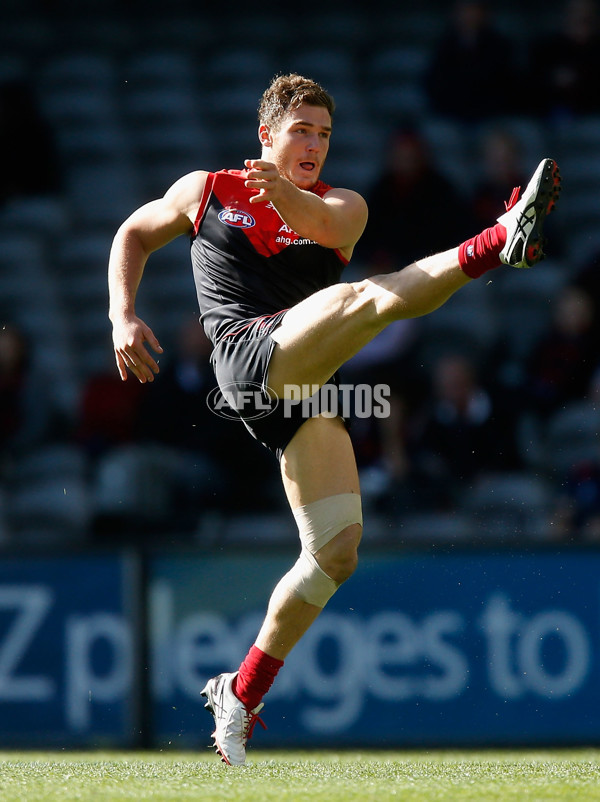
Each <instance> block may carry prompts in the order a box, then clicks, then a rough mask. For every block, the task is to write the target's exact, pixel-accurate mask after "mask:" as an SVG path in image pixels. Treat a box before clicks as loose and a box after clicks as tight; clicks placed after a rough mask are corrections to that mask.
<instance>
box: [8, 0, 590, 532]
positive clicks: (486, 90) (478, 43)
mask: <svg viewBox="0 0 600 802" xmlns="http://www.w3.org/2000/svg"><path fill="white" fill-rule="evenodd" d="M559 19H560V24H559V25H557V26H556V29H555V30H552V31H546V32H544V33H543V35H535V33H532V34H531V35H530V36H529V37H528V38H527V39H526V45H527V46H525V45H524V40H523V37H522V35H521V33H522V32H519V36H517V35H516V33H515V35H514V36H511V32H510V31H507V30H505V29H503V28H502V27H500V26H498V25H496V20H495V16H494V9H493V6H492V5H491V4H489V3H486V2H472V1H468V0H461V2H457V3H455V4H454V6H453V8H452V11H451V13H449V14H448V18H447V20H446V21H445V24H444V27H443V29H442V30H441V32H440V35H439V36H438V37H437V38H436V39H435V41H433V42H432V45H431V48H430V50H429V52H428V54H427V55H428V58H427V63H426V65H425V68H424V69H423V71H422V74H421V92H422V97H423V99H424V102H425V103H426V108H427V114H428V115H429V116H430V117H431V118H432V119H433V118H435V119H436V120H442V121H448V122H449V123H452V125H453V126H459V127H458V129H457V128H452V129H448V130H453V131H456V130H459V131H463V132H464V138H465V141H468V142H469V147H471V148H472V152H471V153H470V160H471V163H472V164H474V165H476V170H475V171H474V173H473V174H472V175H467V176H464V175H462V176H459V175H458V174H453V171H452V169H442V168H441V167H440V160H439V158H438V155H439V154H438V152H437V149H438V148H440V149H443V148H444V147H445V142H444V141H443V138H442V140H441V141H440V142H439V143H437V144H435V143H434V142H433V141H432V138H431V137H430V136H428V135H427V131H426V124H424V122H423V117H422V116H421V118H420V119H408V118H407V119H403V120H400V121H398V123H397V124H396V125H394V128H393V130H391V131H386V145H385V148H384V153H385V159H384V160H383V161H382V163H381V164H380V165H379V166H378V169H377V171H374V173H373V175H372V176H371V178H370V180H369V181H368V183H367V185H366V186H365V188H364V191H365V194H366V196H367V200H368V202H369V208H370V219H369V224H368V227H367V230H366V232H365V235H364V237H363V239H362V241H361V243H360V244H359V246H358V248H357V250H356V253H355V257H354V259H353V262H352V266H351V267H350V268H349V271H348V275H349V277H351V278H359V277H364V276H368V275H376V274H377V273H381V272H386V271H389V270H393V269H398V268H399V267H401V266H402V265H406V264H408V263H410V262H411V261H413V260H415V259H417V258H419V257H422V256H424V255H427V254H429V253H432V252H436V251H439V250H443V249H445V248H447V247H450V246H452V245H454V244H457V243H458V242H459V241H461V240H462V239H465V238H466V237H467V236H470V235H472V234H473V233H474V232H476V231H477V230H480V229H481V228H482V227H486V226H488V225H491V224H492V223H493V222H494V220H495V218H496V217H497V216H498V215H499V214H500V213H501V212H502V211H503V203H504V201H507V200H508V199H509V197H510V195H511V192H512V189H513V187H515V186H524V185H525V184H526V183H527V180H528V174H529V172H530V167H531V164H530V163H529V160H528V159H527V154H526V152H525V151H526V148H525V147H524V145H523V142H522V141H521V140H520V138H519V135H518V132H517V133H516V132H515V129H514V127H511V126H509V125H508V126H507V125H505V124H504V120H505V119H507V118H508V119H514V118H518V117H519V115H527V119H529V120H531V121H533V122H532V125H533V127H534V128H535V127H536V126H539V128H540V129H545V128H546V127H548V126H554V127H555V129H556V130H558V131H560V130H561V126H564V125H565V124H567V125H568V124H569V121H574V120H575V121H576V120H581V119H586V118H589V119H595V116H596V115H600V94H599V93H598V91H597V75H598V74H600V70H599V67H600V25H599V17H598V8H597V6H596V4H595V3H594V2H592V0H569V2H567V3H566V4H565V5H564V9H563V11H562V13H561V16H560V17H559ZM312 77H314V78H315V79H317V80H319V75H318V74H315V75H313V76H312ZM340 102H342V101H340ZM252 124H253V122H252V120H249V121H248V125H249V126H250V127H252ZM437 130H445V129H443V128H442V129H440V128H439V127H438V129H437ZM0 143H1V145H2V148H1V150H2V152H3V153H4V154H10V158H8V159H6V164H5V168H3V171H2V174H1V175H0V224H1V221H2V211H3V209H7V208H9V207H10V204H11V202H12V201H13V200H14V199H17V200H18V201H19V202H20V203H25V204H27V202H28V199H31V201H32V204H33V205H32V207H31V208H32V210H34V209H35V208H36V207H35V203H38V202H39V200H40V198H42V199H43V198H48V197H49V198H53V197H57V198H60V197H61V195H62V193H64V191H65V187H64V175H63V174H62V173H61V170H60V164H61V158H60V154H59V152H58V148H57V145H56V131H55V130H53V128H52V125H51V124H50V123H49V121H48V120H47V119H45V118H44V115H43V114H42V112H41V111H40V106H39V105H38V104H37V103H36V94H35V91H34V88H33V87H32V86H31V85H30V84H29V83H24V82H22V80H21V79H18V80H17V79H15V80H12V79H11V80H5V82H4V83H3V85H2V86H1V87H0ZM447 144H448V145H449V144H450V143H449V142H448V143H447ZM335 148H336V142H335V139H334V141H333V143H332V153H333V152H334V151H335ZM546 155H552V154H546V153H539V154H538V156H539V157H542V156H546ZM598 156H599V158H600V153H599V154H598ZM198 166H201V167H209V168H210V167H212V166H213V165H210V164H200V165H198ZM227 166H233V165H227ZM217 167H218V165H217ZM324 177H325V178H326V179H327V175H326V174H325V176H324ZM350 183H351V176H348V184H350ZM115 191H116V188H115ZM570 191H571V190H570V187H569V182H568V179H567V180H566V181H565V190H564V192H565V194H568V193H569V192H570ZM32 214H34V212H33V211H32ZM560 216H561V206H560V205H559V208H558V211H557V214H556V216H555V217H556V221H555V220H554V219H552V218H551V220H550V224H549V226H548V239H549V242H548V246H547V251H548V259H547V261H546V262H545V263H542V264H541V265H540V266H539V267H536V268H535V270H533V271H509V270H507V269H506V268H503V269H499V270H497V271H493V272H492V273H491V274H490V275H489V280H488V279H487V277H486V280H482V281H480V282H473V283H472V284H469V285H468V287H466V288H465V290H464V291H461V293H459V294H458V295H457V296H455V298H453V299H451V300H450V301H449V302H448V304H447V305H446V306H445V307H444V308H443V309H441V310H439V312H437V313H433V315H431V316H429V317H428V318H426V319H418V320H409V321H398V322H397V323H396V324H393V325H392V326H390V327H389V328H388V329H387V330H386V331H384V332H383V333H382V334H381V335H379V336H378V337H377V338H376V339H375V340H374V341H373V342H372V343H371V344H370V345H369V346H368V347H367V348H365V349H364V351H363V352H361V353H360V354H358V355H357V356H356V357H355V358H354V359H353V360H351V361H350V362H349V363H348V364H347V365H346V367H345V368H344V370H343V372H342V380H343V381H344V382H347V383H352V384H355V385H356V384H361V383H366V384H370V385H374V384H385V385H387V386H389V388H390V393H391V395H390V400H391V414H390V415H389V416H388V417H386V418H383V419H377V418H367V419H364V418H356V419H354V420H352V421H351V435H352V438H353V440H354V443H355V446H356V452H357V456H358V460H359V467H360V472H361V480H362V488H363V498H364V501H365V510H366V517H367V522H369V521H372V522H373V530H374V531H375V532H377V533H378V536H379V537H381V538H382V539H383V540H386V539H389V541H390V542H396V543H397V542H401V541H402V540H408V539H410V538H411V537H420V538H421V539H423V538H425V539H426V541H427V542H433V543H434V542H437V541H438V540H443V539H444V538H445V537H447V536H453V535H454V534H458V536H459V538H460V539H461V540H462V541H463V542H479V541H480V540H484V539H485V538H486V537H487V538H488V539H491V540H492V542H514V541H520V540H527V539H534V540H536V539H537V540H539V541H542V542H544V541H545V542H564V543H570V542H592V541H595V542H597V541H598V540H599V539H600V435H599V416H598V411H597V410H598V403H599V402H600V349H599V348H598V346H597V343H598V341H599V340H598V334H599V328H600V316H599V310H598V298H600V294H599V290H600V287H599V286H598V284H599V281H600V279H598V275H599V274H598V260H599V258H600V255H599V254H598V253H596V252H594V250H593V249H592V250H588V251H587V252H585V251H583V250H582V251H580V252H578V253H577V256H576V257H574V256H573V249H572V241H571V239H570V238H569V232H568V231H567V230H566V227H565V226H564V224H563V225H561V221H560ZM31 225H32V226H33V227H35V225H36V221H35V218H34V217H33V218H32V220H31ZM4 230H5V229H2V231H4ZM0 235H1V231H0ZM0 247H1V246H0ZM106 257H108V253H106ZM0 262H1V259H0ZM81 269H84V268H81ZM178 269H179V270H180V271H181V272H182V273H185V272H186V271H188V272H189V269H190V268H189V265H188V264H186V262H185V260H183V262H182V263H181V264H180V266H179V267H178ZM147 270H148V273H150V272H151V271H152V260H151V261H150V263H149V265H148V268H147ZM168 280H169V276H168V275H167V281H168ZM23 281H24V282H26V281H27V279H26V278H25V277H24V279H23ZM5 285H6V286H8V281H6V282H4V278H3V275H2V273H1V272H0V292H1V291H2V288H3V287H4V286H5ZM11 286H12V285H11ZM37 291H38V290H37V289H36V287H34V286H33V287H25V288H24V290H23V292H24V294H25V293H27V294H34V293H36V292H37ZM40 292H41V290H40ZM189 293H190V298H189V301H190V304H189V305H186V307H185V309H181V310H180V312H179V313H178V309H177V308H176V307H175V308H174V309H173V310H171V311H172V312H173V314H174V316H175V317H176V318H177V319H178V324H177V326H176V330H177V336H176V337H174V338H173V341H172V342H171V343H169V346H170V347H169V348H168V349H167V353H166V354H165V356H164V357H163V358H162V360H161V372H160V374H159V376H158V377H157V378H156V380H155V381H154V382H153V383H152V384H148V385H140V384H138V383H137V382H135V381H134V380H133V378H131V379H130V380H129V381H127V382H121V381H120V379H119V377H118V374H117V372H116V370H115V369H114V368H113V366H112V363H111V354H110V352H108V353H107V359H106V362H105V365H104V366H103V367H99V368H97V369H94V371H92V372H91V373H89V375H88V374H85V376H84V377H83V378H82V380H81V381H79V382H77V383H76V385H75V392H74V393H71V394H69V393H67V392H66V391H65V382H64V381H63V377H62V376H61V375H60V372H58V371H57V370H55V369H53V367H52V365H51V364H48V362H47V361H46V360H45V359H44V357H43V347H42V346H43V342H42V341H41V338H36V337H32V336H31V333H30V332H28V330H27V326H26V325H23V322H22V320H21V319H20V318H19V316H18V315H15V314H13V312H14V309H13V308H11V304H12V301H11V300H10V299H9V296H8V295H5V297H4V298H2V296H0V408H1V414H0V545H8V546H19V545H22V544H36V543H47V542H52V543H54V544H58V543H66V544H72V543H79V544H101V543H106V542H114V541H116V542H121V543H123V542H137V543H142V542H156V541H160V540H164V539H165V538H166V539H167V540H169V542H189V541H190V540H192V541H196V542H203V541H206V542H210V543H211V544H212V543H214V542H218V540H219V531H220V527H223V530H224V528H225V527H226V522H227V521H229V520H231V519H232V518H234V517H237V518H240V519H246V520H254V521H256V523H255V524H253V526H256V527H258V530H257V532H256V533H255V540H258V541H260V520H261V516H263V517H264V516H268V515H281V516H282V517H284V516H285V515H287V511H286V509H285V501H284V497H283V493H282V491H281V490H280V487H279V477H278V466H277V464H276V462H275V460H274V458H273V457H272V456H271V455H270V454H269V453H267V452H266V450H264V449H262V448H261V447H260V446H259V445H258V444H257V443H255V442H254V441H253V440H252V439H251V438H250V437H249V436H248V434H247V433H246V431H245V430H244V429H243V426H242V425H241V424H239V423H236V422H231V421H227V420H224V419H222V418H220V417H218V416H216V415H215V414H214V412H213V411H211V409H209V406H208V405H207V397H208V395H209V393H210V392H211V390H213V388H214V386H215V381H214V377H213V375H212V371H211V368H210V366H209V362H208V358H209V354H210V344H209V343H208V341H207V340H206V338H205V336H204V334H203V332H202V329H201V327H200V326H199V324H198V321H197V316H196V315H194V314H193V313H190V311H189V310H190V306H191V305H192V304H193V301H194V298H193V285H192V284H191V283H190V285H189ZM42 300H44V299H42ZM159 300H160V299H159ZM80 312H81V313H82V314H84V315H87V314H88V312H89V314H90V315H92V314H93V315H98V314H100V315H105V313H106V309H94V310H91V309H89V310H88V309H82V310H80ZM148 322H149V324H150V325H151V326H152V325H153V323H152V320H151V319H150V320H148ZM106 328H107V330H108V320H106ZM49 336H51V334H49ZM102 343H103V347H105V343H106V340H105V339H103V340H102ZM65 381H66V379H65ZM411 521H413V522H414V529H411V527H410V526H409V523H410V522H411ZM448 522H454V525H453V527H449V526H448ZM367 534H368V533H366V536H367Z"/></svg>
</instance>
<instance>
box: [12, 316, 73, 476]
mask: <svg viewBox="0 0 600 802" xmlns="http://www.w3.org/2000/svg"><path fill="white" fill-rule="evenodd" d="M52 388H53V382H52V380H50V378H49V377H48V376H46V375H45V374H44V371H43V369H42V368H41V367H40V366H38V365H36V364H35V362H34V360H33V355H32V351H31V346H30V343H29V341H28V339H27V337H26V336H25V334H24V333H23V331H22V330H21V329H20V328H19V327H17V326H14V325H11V324H7V325H4V326H2V327H1V328H0V456H1V458H2V459H1V462H6V461H10V460H11V459H12V458H16V457H18V456H19V455H20V454H22V453H25V452H27V451H30V450H32V449H34V448H36V447H37V446H40V445H42V444H44V443H48V442H51V441H53V440H56V439H62V438H65V437H70V435H71V425H72V422H71V420H70V419H69V415H68V413H67V411H66V410H65V409H64V408H63V406H62V405H61V403H60V401H59V399H58V398H57V397H56V395H55V394H54V393H53V390H52Z"/></svg>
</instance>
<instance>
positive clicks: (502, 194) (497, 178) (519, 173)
mask: <svg viewBox="0 0 600 802" xmlns="http://www.w3.org/2000/svg"><path fill="white" fill-rule="evenodd" d="M480 176H481V177H480V180H479V181H478V182H477V183H476V185H475V188H474V190H473V194H472V200H471V203H472V208H473V218H474V227H475V229H477V228H478V227H481V225H482V224H483V225H485V221H486V220H493V219H494V218H495V217H498V215H499V214H501V213H502V212H503V211H504V204H505V202H507V201H508V200H509V199H510V196H511V193H512V191H513V189H514V187H524V186H526V184H527V180H528V179H527V176H526V175H525V174H524V173H523V169H522V164H521V149H520V145H519V142H518V140H517V139H516V138H515V137H514V136H513V135H512V134H510V133H509V132H508V131H505V130H504V129H502V128H501V127H496V128H493V129H492V130H490V131H488V132H487V133H486V134H485V135H484V136H483V137H482V140H481V167H480Z"/></svg>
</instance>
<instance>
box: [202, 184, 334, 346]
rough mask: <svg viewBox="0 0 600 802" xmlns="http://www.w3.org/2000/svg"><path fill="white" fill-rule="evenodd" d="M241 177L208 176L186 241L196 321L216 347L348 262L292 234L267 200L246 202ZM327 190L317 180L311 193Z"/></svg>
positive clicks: (322, 283)
mask: <svg viewBox="0 0 600 802" xmlns="http://www.w3.org/2000/svg"><path fill="white" fill-rule="evenodd" d="M245 178H246V172H244V171H240V170H221V171H219V172H217V173H209V174H208V177H207V181H206V188H205V190H204V193H203V196H202V199H201V201H200V207H199V209H198V214H197V215H196V222H195V225H194V233H193V236H192V245H191V256H192V266H193V270H194V281H195V283H196V291H197V293H198V302H199V304H200V312H201V318H200V319H201V322H202V325H203V326H204V328H205V331H206V333H207V335H208V337H209V338H210V339H211V341H212V342H213V344H216V343H217V342H218V341H219V340H220V339H221V337H222V336H223V335H224V334H225V333H226V332H227V330H228V329H229V328H230V327H231V324H232V323H233V324H237V323H239V321H240V320H247V319H249V318H255V317H258V316H260V315H272V314H275V313H276V312H279V311H281V310H282V309H289V308H290V307H292V306H294V305H295V304H297V303H298V302H299V301H302V300H303V299H304V298H307V297H308V296H309V295H312V293H314V292H316V291H317V290H320V289H323V288H324V287H328V286H330V285H331V284H335V283H337V282H338V281H339V280H340V276H341V273H342V270H343V269H344V266H345V265H346V263H347V261H346V260H345V259H344V257H343V256H342V255H341V254H340V252H339V251H337V250H333V249H331V248H324V247H323V246H322V245H318V244H317V243H316V242H314V241H313V240H309V239H304V238H302V237H299V236H298V234H296V233H295V232H294V231H292V230H291V229H290V227H289V226H287V225H286V224H285V223H284V221H283V220H282V219H281V217H280V216H279V214H278V212H277V210H276V209H275V207H274V206H273V204H272V203H256V204H251V203H250V198H251V197H252V195H254V194H256V190H254V189H248V188H247V187H246V186H245V184H244V181H245ZM330 189H331V187H330V186H328V185H327V184H325V183H323V182H322V181H319V182H318V183H317V184H316V186H315V187H314V188H313V190H312V191H313V192H314V193H315V194H316V195H318V196H319V197H323V195H325V193H326V192H328V191H329V190H330Z"/></svg>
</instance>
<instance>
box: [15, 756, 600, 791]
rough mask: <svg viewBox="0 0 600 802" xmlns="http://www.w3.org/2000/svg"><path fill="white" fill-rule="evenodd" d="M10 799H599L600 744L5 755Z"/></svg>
mask: <svg viewBox="0 0 600 802" xmlns="http://www.w3.org/2000/svg"><path fill="white" fill-rule="evenodd" d="M0 800H2V802H47V801H49V800H52V802H54V800H56V802H59V800H60V802H71V800H77V801H78V802H87V800H90V802H91V801H92V800H94V802H112V800H115V801H117V800H132V801H133V800H135V802H144V800H153V802H158V801H159V800H177V801H178V802H187V800H195V802H205V801H207V800H210V802H221V800H223V802H225V801H226V802H257V800H260V802H271V801H273V802H350V801H351V800H361V802H362V800H365V801H366V800H373V802H375V800H377V802H386V800H403V802H421V801H423V802H425V800H427V802H435V801H436V800H439V801H440V802H459V801H460V802H474V801H475V800H477V801H478V802H483V801H485V802H488V800H502V802H512V801H513V800H514V802H517V801H518V802H529V801H530V800H535V801H536V802H542V800H543V801H544V802H545V801H546V800H557V802H571V800H572V802H575V800H577V802H587V800H600V750H565V751H550V750H549V751H497V752H377V751H361V752H331V753H323V752H319V753H317V752H263V751H259V750H256V751H252V752H250V755H249V759H248V764H247V765H246V766H244V767H242V768H235V769H232V768H227V767H225V766H224V765H223V764H222V763H220V762H219V761H218V759H217V758H216V756H215V755H214V754H212V753H206V754H202V755H196V754H192V753H189V752H185V753H182V752H110V753H108V752H86V753H81V752H72V753H69V752H60V753H59V752H56V753H55V752H25V753H22V752H0Z"/></svg>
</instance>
